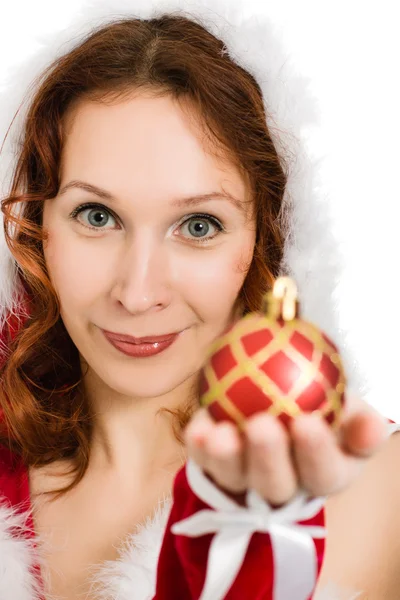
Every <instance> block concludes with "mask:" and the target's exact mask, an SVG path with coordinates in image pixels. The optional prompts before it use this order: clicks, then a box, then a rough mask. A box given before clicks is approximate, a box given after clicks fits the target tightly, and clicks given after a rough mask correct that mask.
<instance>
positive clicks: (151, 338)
mask: <svg viewBox="0 0 400 600" xmlns="http://www.w3.org/2000/svg"><path fill="white" fill-rule="evenodd" d="M102 331H103V333H104V334H105V335H106V336H107V338H108V339H112V340H115V341H117V342H126V343H127V344H157V343H159V342H165V341H166V340H169V339H170V338H171V337H172V336H173V335H178V333H179V332H172V333H166V334H165V335H147V336H145V337H133V336H131V335H125V334H124V333H113V332H112V331H106V330H105V329H103V330H102Z"/></svg>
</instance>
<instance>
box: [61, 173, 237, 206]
mask: <svg viewBox="0 0 400 600" xmlns="http://www.w3.org/2000/svg"><path fill="white" fill-rule="evenodd" d="M75 188H76V189H80V190H83V191H85V192H89V193H90V194H94V195H95V196H98V197H99V198H102V199H103V200H108V201H109V202H117V199H116V198H115V196H113V195H112V194H110V192H107V190H104V189H102V188H99V187H97V186H96V185H92V184H90V183H85V182H84V181H79V180H73V181H70V182H69V183H67V184H66V185H64V186H63V187H62V188H61V189H60V191H59V192H58V196H63V195H64V194H65V193H66V192H67V191H68V190H70V189H75ZM218 198H222V199H225V200H228V202H231V204H233V205H234V206H235V207H236V208H237V209H238V210H239V211H241V212H244V211H245V202H243V201H241V200H239V199H238V198H235V197H234V196H232V195H231V194H229V193H228V192H211V193H210V194H197V195H195V196H188V197H186V198H178V199H177V200H174V201H173V202H172V203H171V205H172V206H174V207H178V208H181V207H186V206H196V205H197V204H201V203H202V202H207V201H208V200H216V199H218Z"/></svg>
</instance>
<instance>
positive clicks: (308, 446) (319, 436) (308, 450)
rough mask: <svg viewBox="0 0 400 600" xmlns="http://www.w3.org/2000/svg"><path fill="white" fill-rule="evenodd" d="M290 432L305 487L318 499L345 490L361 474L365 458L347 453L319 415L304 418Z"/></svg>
mask: <svg viewBox="0 0 400 600" xmlns="http://www.w3.org/2000/svg"><path fill="white" fill-rule="evenodd" d="M290 431H291V435H292V440H293V447H294V460H295V463H296V466H297V471H298V473H299V478H300V483H301V486H302V487H303V488H304V489H306V490H307V491H308V492H309V493H311V494H312V495H314V496H327V495H330V494H334V493H337V492H338V491H340V490H342V489H344V488H345V487H346V486H347V485H349V483H350V482H351V481H352V480H353V479H354V478H355V477H356V476H357V475H358V474H359V473H360V472H361V470H362V467H363V466H364V462H365V461H364V459H361V458H358V457H356V456H353V455H350V454H347V453H345V452H343V450H342V448H341V447H340V445H339V443H338V437H337V436H336V434H335V433H334V431H333V430H332V428H331V427H329V425H328V424H327V423H326V422H325V421H324V420H323V419H322V418H321V417H320V416H319V415H313V414H309V415H300V416H299V417H296V419H293V421H292V422H291V424H290Z"/></svg>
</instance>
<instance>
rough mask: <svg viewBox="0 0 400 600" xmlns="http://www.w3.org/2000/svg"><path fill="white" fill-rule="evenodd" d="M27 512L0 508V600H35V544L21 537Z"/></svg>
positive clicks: (37, 588) (37, 591)
mask: <svg viewBox="0 0 400 600" xmlns="http://www.w3.org/2000/svg"><path fill="white" fill-rule="evenodd" d="M25 530H26V513H25V514H18V513H16V512H15V511H14V510H13V509H12V508H9V507H8V506H6V505H5V504H2V505H0V598H1V600H38V599H39V587H38V582H37V579H36V577H35V576H34V574H33V571H32V567H33V565H34V564H35V561H36V560H37V556H36V552H35V549H34V544H33V542H32V541H31V540H28V539H26V538H24V537H23V532H24V531H25Z"/></svg>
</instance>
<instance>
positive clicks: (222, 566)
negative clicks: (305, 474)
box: [171, 458, 325, 600]
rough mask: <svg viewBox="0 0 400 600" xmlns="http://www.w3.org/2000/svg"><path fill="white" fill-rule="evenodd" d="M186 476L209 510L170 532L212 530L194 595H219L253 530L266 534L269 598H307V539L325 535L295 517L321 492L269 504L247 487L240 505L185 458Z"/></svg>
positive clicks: (310, 570) (310, 585) (311, 558)
mask: <svg viewBox="0 0 400 600" xmlns="http://www.w3.org/2000/svg"><path fill="white" fill-rule="evenodd" d="M186 475H187V479H188V483H189V485H190V487H191V488H192V490H193V492H194V493H195V494H196V496H197V497H198V498H200V500H202V501H203V502H205V503H206V504H208V505H209V506H211V507H212V508H213V509H214V510H210V509H204V510H200V511H199V512H197V513H196V514H194V515H192V516H190V517H188V518H187V519H183V520H182V521H179V522H178V523H175V524H174V525H173V526H172V527H171V531H172V533H174V534H178V535H187V536H190V537H198V536H201V535H206V534H208V533H215V534H216V535H215V536H214V537H213V540H212V542H211V546H210V553H209V557H208V563H207V573H206V579H205V584H204V588H203V591H202V593H201V596H200V598H199V600H223V599H224V598H225V596H226V594H227V593H228V591H229V589H230V587H231V586H232V583H233V582H234V580H235V578H236V575H237V574H238V572H239V570H240V567H241V565H242V563H243V561H244V558H245V556H246V551H247V548H248V545H249V542H250V539H251V536H252V535H253V533H255V532H256V531H259V532H264V533H269V535H270V538H271V544H272V551H273V556H274V578H273V580H274V588H273V599H274V600H307V599H308V598H309V596H310V594H311V593H312V591H313V589H314V586H315V583H316V577H317V560H316V552H315V546H314V542H313V540H312V538H322V537H325V528H324V527H320V526H310V525H301V524H299V523H297V521H306V520H308V519H311V518H312V517H314V516H315V515H316V514H318V512H319V511H320V510H321V508H322V506H323V505H324V503H325V497H319V498H313V499H309V498H308V497H307V495H306V494H305V493H304V492H299V493H298V494H297V495H296V496H295V498H294V499H293V500H292V501H291V502H289V503H287V504H285V505H284V506H283V507H281V508H277V509H273V508H272V507H271V506H270V505H269V504H268V502H266V501H265V500H263V498H262V497H261V496H260V495H259V494H258V493H257V492H256V491H255V490H248V492H247V496H246V499H247V507H242V506H239V505H238V504H236V502H234V501H233V500H231V499H230V498H229V497H228V496H226V495H225V494H224V493H223V492H222V491H221V490H220V489H219V488H217V487H216V486H215V485H214V484H213V483H212V482H211V481H210V480H209V479H208V478H207V477H206V476H205V474H204V473H203V471H202V470H201V469H200V467H198V465H197V464H196V463H195V462H194V461H193V460H192V459H190V458H189V459H188V461H187V463H186ZM260 568H262V565H260ZM249 585H250V586H251V582H249Z"/></svg>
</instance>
